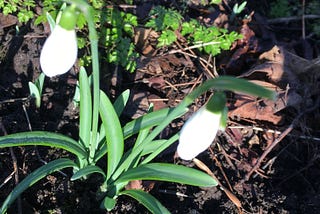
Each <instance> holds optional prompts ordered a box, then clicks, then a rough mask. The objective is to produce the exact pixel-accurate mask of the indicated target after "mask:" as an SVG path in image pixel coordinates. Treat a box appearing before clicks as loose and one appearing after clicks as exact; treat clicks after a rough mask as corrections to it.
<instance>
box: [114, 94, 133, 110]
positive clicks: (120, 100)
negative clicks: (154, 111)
mask: <svg viewBox="0 0 320 214" xmlns="http://www.w3.org/2000/svg"><path fill="white" fill-rule="evenodd" d="M129 97H130V90H129V89H127V90H125V91H124V92H122V93H121V94H120V95H119V96H118V97H117V99H116V100H115V101H114V103H113V107H114V110H115V111H116V113H117V115H118V116H120V115H121V113H122V111H123V109H124V108H125V107H126V104H127V102H128V100H129Z"/></svg>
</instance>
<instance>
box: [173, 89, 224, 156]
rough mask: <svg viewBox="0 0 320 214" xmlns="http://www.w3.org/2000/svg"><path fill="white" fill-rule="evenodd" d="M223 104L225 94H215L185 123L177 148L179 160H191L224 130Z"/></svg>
mask: <svg viewBox="0 0 320 214" xmlns="http://www.w3.org/2000/svg"><path fill="white" fill-rule="evenodd" d="M225 104H226V97H225V94H224V93H223V92H217V93H215V94H214V95H213V96H212V97H211V98H210V100H209V101H208V103H207V104H206V105H204V106H202V107H201V108H200V109H199V110H198V111H197V112H196V113H194V114H193V115H192V116H191V117H190V118H189V119H188V120H187V121H186V123H185V124H184V126H183V127H182V129H181V132H180V137H179V145H178V148H177V153H178V155H179V157H180V158H182V159H184V160H192V159H193V158H195V157H196V156H197V155H198V154H200V153H201V152H203V151H204V150H206V149H207V148H208V147H209V146H210V145H211V143H212V141H213V140H214V138H215V136H216V134H217V132H218V130H219V129H224V128H225V125H226V113H227V107H226V105H225Z"/></svg>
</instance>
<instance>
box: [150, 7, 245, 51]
mask: <svg viewBox="0 0 320 214" xmlns="http://www.w3.org/2000/svg"><path fill="white" fill-rule="evenodd" d="M242 5H245V4H242ZM242 5H240V6H239V10H240V9H241V10H242V9H243V7H242ZM150 16H151V17H154V18H152V19H150V20H149V21H148V22H147V23H146V25H145V26H146V27H151V28H153V29H155V30H156V31H159V32H161V35H160V37H159V38H158V44H157V46H158V47H163V46H169V45H171V44H172V43H173V42H175V41H176V40H177V36H176V33H175V31H176V30H179V29H180V28H181V32H180V33H181V35H183V36H185V37H186V38H187V39H188V42H189V45H199V49H200V50H201V51H204V52H205V53H207V54H212V55H213V56H215V55H217V54H219V53H221V50H229V49H230V47H231V45H232V43H233V42H234V41H236V40H237V39H239V38H241V36H240V35H239V34H237V33H236V32H231V33H228V32H227V30H225V29H220V28H217V27H214V26H211V27H205V26H203V25H201V24H200V23H199V22H198V21H197V20H195V19H191V20H190V21H188V22H182V16H181V15H180V14H179V13H178V12H177V11H175V10H172V9H166V8H164V7H161V6H157V7H155V8H154V9H153V10H152V11H151V12H150Z"/></svg>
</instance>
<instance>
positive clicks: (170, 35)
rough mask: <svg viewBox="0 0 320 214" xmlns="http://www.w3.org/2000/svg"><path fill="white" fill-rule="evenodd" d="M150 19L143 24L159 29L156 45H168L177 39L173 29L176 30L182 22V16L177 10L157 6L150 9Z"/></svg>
mask: <svg viewBox="0 0 320 214" xmlns="http://www.w3.org/2000/svg"><path fill="white" fill-rule="evenodd" d="M150 16H151V17H155V18H152V19H150V20H149V21H148V22H147V23H146V24H145V26H146V27H150V28H153V29H155V30H156V31H160V32H161V35H160V37H159V38H158V45H157V46H158V47H163V46H169V45H171V44H172V43H173V42H175V41H176V40H177V36H176V34H175V32H174V31H176V30H178V28H179V27H180V24H181V22H182V16H181V14H180V13H179V12H177V11H175V10H172V9H166V8H164V7H162V6H157V7H155V8H154V9H152V10H151V11H150Z"/></svg>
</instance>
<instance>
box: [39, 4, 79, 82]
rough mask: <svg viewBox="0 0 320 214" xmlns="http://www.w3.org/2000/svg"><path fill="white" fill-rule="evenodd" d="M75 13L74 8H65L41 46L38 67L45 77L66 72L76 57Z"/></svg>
mask: <svg viewBox="0 0 320 214" xmlns="http://www.w3.org/2000/svg"><path fill="white" fill-rule="evenodd" d="M76 19H77V12H76V9H75V8H74V7H72V6H71V7H67V8H66V9H65V10H64V11H63V13H62V15H61V19H60V22H59V24H57V25H56V26H55V27H54V29H53V31H52V32H51V34H50V36H49V37H48V38H47V40H46V42H45V43H44V45H43V48H42V51H41V55H40V65H41V68H42V71H43V73H44V74H45V75H46V76H49V77H52V76H56V75H60V74H64V73H66V72H68V71H69V70H70V69H71V68H72V66H73V65H74V63H75V61H76V60H77V55H78V45H77V36H76V32H75V29H74V28H75V25H76Z"/></svg>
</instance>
